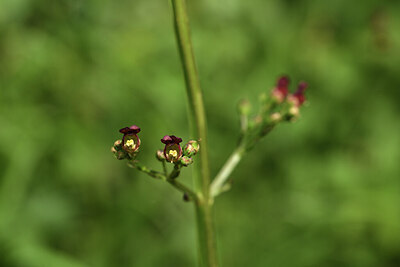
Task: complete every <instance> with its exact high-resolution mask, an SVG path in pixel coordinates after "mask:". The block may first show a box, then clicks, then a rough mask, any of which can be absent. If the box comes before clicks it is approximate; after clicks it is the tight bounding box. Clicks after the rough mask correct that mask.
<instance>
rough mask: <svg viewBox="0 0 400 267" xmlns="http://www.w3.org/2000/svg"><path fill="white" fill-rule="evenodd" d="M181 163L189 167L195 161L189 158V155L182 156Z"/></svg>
mask: <svg viewBox="0 0 400 267" xmlns="http://www.w3.org/2000/svg"><path fill="white" fill-rule="evenodd" d="M181 163H182V165H183V166H185V167H187V166H189V165H190V164H192V163H193V159H192V158H189V157H188V156H183V157H182V158H181Z"/></svg>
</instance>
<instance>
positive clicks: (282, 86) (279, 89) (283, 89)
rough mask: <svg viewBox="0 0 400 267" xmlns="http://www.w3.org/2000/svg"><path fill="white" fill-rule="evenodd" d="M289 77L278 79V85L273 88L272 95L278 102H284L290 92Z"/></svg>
mask: <svg viewBox="0 0 400 267" xmlns="http://www.w3.org/2000/svg"><path fill="white" fill-rule="evenodd" d="M288 86H289V77H287V76H282V77H280V78H279V79H278V82H277V83H276V87H275V88H274V89H273V90H272V97H273V98H274V100H275V101H276V102H278V103H282V102H283V100H285V98H286V96H287V95H288V93H289V89H288Z"/></svg>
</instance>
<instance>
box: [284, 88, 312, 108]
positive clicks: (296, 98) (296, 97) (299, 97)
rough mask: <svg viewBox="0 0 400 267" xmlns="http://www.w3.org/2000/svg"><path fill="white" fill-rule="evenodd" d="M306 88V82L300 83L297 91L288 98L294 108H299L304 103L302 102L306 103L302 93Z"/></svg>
mask: <svg viewBox="0 0 400 267" xmlns="http://www.w3.org/2000/svg"><path fill="white" fill-rule="evenodd" d="M307 87H308V84H307V83H306V82H300V83H299V85H298V87H297V91H296V92H295V93H294V94H292V95H290V96H289V98H288V101H289V102H290V103H292V104H293V105H294V106H295V107H300V106H301V105H302V104H303V103H304V101H306V97H305V95H304V92H305V90H306V88H307Z"/></svg>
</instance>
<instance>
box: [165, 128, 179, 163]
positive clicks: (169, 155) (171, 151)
mask: <svg viewBox="0 0 400 267" xmlns="http://www.w3.org/2000/svg"><path fill="white" fill-rule="evenodd" d="M161 142H162V143H163V144H165V147H164V156H165V158H166V159H167V161H169V162H177V161H178V160H179V159H180V157H181V156H182V148H181V146H180V145H179V143H180V142H182V139H181V138H179V137H176V136H175V135H166V136H164V137H163V139H161Z"/></svg>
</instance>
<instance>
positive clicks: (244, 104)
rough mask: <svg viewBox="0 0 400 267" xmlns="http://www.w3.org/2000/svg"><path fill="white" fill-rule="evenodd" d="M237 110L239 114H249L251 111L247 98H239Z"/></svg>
mask: <svg viewBox="0 0 400 267" xmlns="http://www.w3.org/2000/svg"><path fill="white" fill-rule="evenodd" d="M238 110H239V113H240V114H241V115H249V114H250V112H251V104H250V101H249V100H247V99H242V100H240V102H239V104H238Z"/></svg>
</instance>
